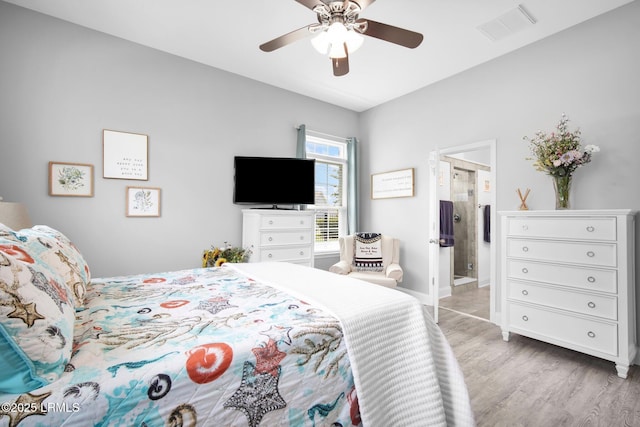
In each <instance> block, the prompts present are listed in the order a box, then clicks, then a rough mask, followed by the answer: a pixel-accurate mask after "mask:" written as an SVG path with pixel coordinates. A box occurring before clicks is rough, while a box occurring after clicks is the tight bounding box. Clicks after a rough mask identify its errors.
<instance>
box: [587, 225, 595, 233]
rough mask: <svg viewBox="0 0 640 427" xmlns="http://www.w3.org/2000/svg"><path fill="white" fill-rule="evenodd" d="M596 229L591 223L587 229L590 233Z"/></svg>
mask: <svg viewBox="0 0 640 427" xmlns="http://www.w3.org/2000/svg"><path fill="white" fill-rule="evenodd" d="M595 229H596V228H595V227H594V226H593V225H590V226H588V227H587V231H588V232H589V233H593V232H594V231H595Z"/></svg>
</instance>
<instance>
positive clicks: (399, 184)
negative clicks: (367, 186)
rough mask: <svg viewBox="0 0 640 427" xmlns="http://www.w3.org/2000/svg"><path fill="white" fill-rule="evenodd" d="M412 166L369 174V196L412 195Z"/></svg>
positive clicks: (384, 197) (380, 197)
mask: <svg viewBox="0 0 640 427" xmlns="http://www.w3.org/2000/svg"><path fill="white" fill-rule="evenodd" d="M413 185H414V177H413V168H410V169H402V170H397V171H391V172H383V173H375V174H373V175H371V198H372V199H374V200H375V199H390V198H394V197H413Z"/></svg>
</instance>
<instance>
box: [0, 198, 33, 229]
mask: <svg viewBox="0 0 640 427" xmlns="http://www.w3.org/2000/svg"><path fill="white" fill-rule="evenodd" d="M0 223H1V224H4V225H6V226H7V227H10V228H11V229H13V230H21V229H23V228H29V227H31V225H32V224H31V219H30V218H29V213H28V212H27V207H26V206H25V205H23V204H22V203H10V202H0Z"/></svg>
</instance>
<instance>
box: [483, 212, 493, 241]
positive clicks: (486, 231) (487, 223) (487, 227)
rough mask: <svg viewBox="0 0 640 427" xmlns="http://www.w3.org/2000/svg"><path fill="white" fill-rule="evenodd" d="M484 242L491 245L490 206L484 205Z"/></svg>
mask: <svg viewBox="0 0 640 427" xmlns="http://www.w3.org/2000/svg"><path fill="white" fill-rule="evenodd" d="M483 219H484V241H485V242H487V243H491V206H490V205H484V215H483Z"/></svg>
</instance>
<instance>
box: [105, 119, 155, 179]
mask: <svg viewBox="0 0 640 427" xmlns="http://www.w3.org/2000/svg"><path fill="white" fill-rule="evenodd" d="M148 140H149V138H148V136H147V135H142V134H138V133H129V132H117V131H114V130H108V129H104V130H103V134H102V149H103V158H104V165H103V166H104V169H103V175H102V176H103V177H104V178H116V179H137V180H141V181H147V180H148V179H149V165H148V161H149V156H148V148H149V141H148Z"/></svg>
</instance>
